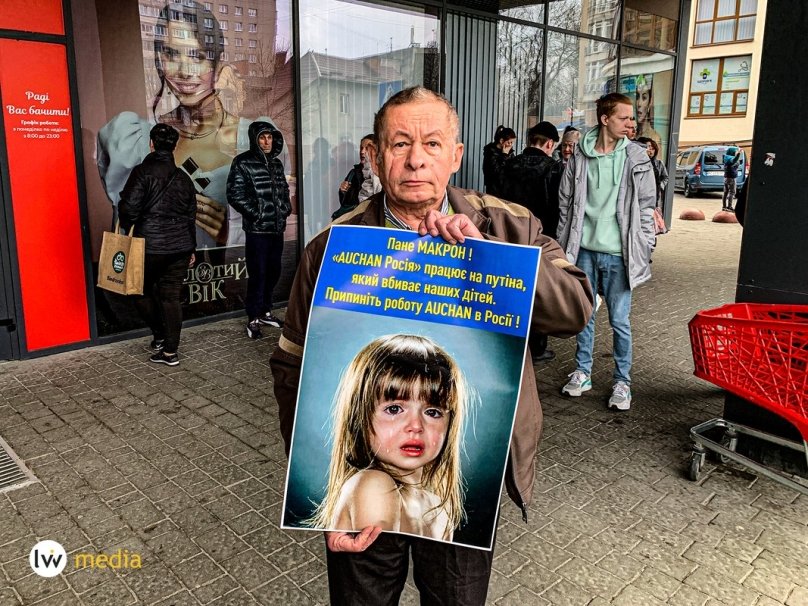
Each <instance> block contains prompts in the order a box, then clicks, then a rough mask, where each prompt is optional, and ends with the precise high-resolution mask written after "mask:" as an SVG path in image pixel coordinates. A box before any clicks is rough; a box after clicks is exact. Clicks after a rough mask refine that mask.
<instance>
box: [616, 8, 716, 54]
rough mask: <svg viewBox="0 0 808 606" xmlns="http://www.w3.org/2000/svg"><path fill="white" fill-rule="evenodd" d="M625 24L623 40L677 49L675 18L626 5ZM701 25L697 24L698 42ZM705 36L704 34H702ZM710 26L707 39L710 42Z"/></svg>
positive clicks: (664, 48)
mask: <svg viewBox="0 0 808 606" xmlns="http://www.w3.org/2000/svg"><path fill="white" fill-rule="evenodd" d="M625 14H626V17H625V25H624V28H623V41H624V42H629V43H631V44H641V45H643V46H650V47H653V48H658V49H661V50H667V51H674V50H676V24H677V21H675V20H674V19H668V18H666V17H663V16H661V15H655V14H652V13H648V12H645V11H641V10H637V9H635V8H631V7H628V6H627V7H626V13H625ZM699 27H700V26H699V25H696V39H697V42H696V43H697V44H698V37H699V31H700V30H699ZM701 35H702V36H703V34H701ZM709 35H710V34H709V28H708V30H707V36H708V39H707V41H708V42H709Z"/></svg>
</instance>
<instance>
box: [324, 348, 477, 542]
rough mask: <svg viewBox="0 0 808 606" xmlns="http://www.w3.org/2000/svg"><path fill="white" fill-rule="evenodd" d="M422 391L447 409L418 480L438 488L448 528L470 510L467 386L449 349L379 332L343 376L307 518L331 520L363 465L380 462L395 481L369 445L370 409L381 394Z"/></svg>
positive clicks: (432, 403) (327, 522)
mask: <svg viewBox="0 0 808 606" xmlns="http://www.w3.org/2000/svg"><path fill="white" fill-rule="evenodd" d="M413 398H418V399H420V400H423V401H424V402H426V403H428V404H429V405H430V406H434V407H435V408H440V409H442V410H444V411H446V413H447V414H448V417H449V425H448V428H447V431H446V439H445V440H444V443H443V448H442V449H441V452H440V453H439V454H438V456H437V457H436V458H435V460H434V461H432V462H430V463H427V464H426V465H425V466H424V468H423V472H422V480H421V487H422V488H424V489H426V490H429V491H431V492H432V493H434V494H435V495H437V497H438V499H439V501H440V504H439V505H438V506H436V507H435V509H439V508H443V509H444V510H445V511H446V513H447V514H448V516H449V526H448V529H449V531H448V532H449V533H451V531H452V530H453V529H455V528H456V527H457V526H458V525H459V524H460V523H461V522H462V521H463V519H464V518H465V512H464V510H463V482H462V476H461V472H460V442H461V436H462V431H463V424H464V420H465V416H466V409H467V406H468V401H469V390H468V387H467V385H466V381H465V378H464V377H463V373H462V372H461V371H460V368H459V367H458V366H457V364H456V363H455V361H454V360H453V359H452V357H451V356H450V355H449V354H447V353H446V351H444V350H443V349H442V348H441V347H440V346H438V345H437V344H436V343H435V342H434V341H432V340H431V339H428V338H426V337H420V336H416V335H388V336H384V337H379V338H377V339H375V340H373V341H371V342H370V343H368V344H367V345H365V347H363V348H362V350H361V351H360V352H359V353H358V354H356V357H354V359H353V360H352V361H351V363H350V365H349V366H348V368H347V369H346V370H345V372H344V373H343V375H342V378H341V379H340V383H339V387H338V388H337V392H336V395H335V397H334V408H333V411H332V420H333V428H334V433H333V439H334V443H333V447H332V449H331V464H330V466H329V470H328V486H327V488H326V495H325V498H324V499H323V500H322V502H321V503H320V505H319V506H318V507H317V509H316V511H315V512H314V515H313V516H312V519H311V520H310V523H311V525H312V526H316V527H319V528H329V527H331V525H332V523H333V521H332V518H333V516H334V513H335V510H336V505H337V502H338V500H339V496H340V491H341V489H342V487H343V486H344V485H345V482H347V481H348V480H349V479H350V478H351V477H353V476H354V475H356V474H357V473H359V472H360V471H362V470H364V469H379V470H381V471H384V472H386V473H388V474H389V475H390V476H391V477H392V478H393V479H394V480H396V482H397V483H398V478H397V477H396V474H395V473H393V472H392V470H390V469H387V468H386V467H385V466H384V464H383V463H381V462H380V461H378V460H377V459H376V457H375V454H374V452H373V450H372V448H371V437H372V433H373V415H374V412H375V409H376V404H377V403H378V402H379V401H386V400H395V399H405V400H407V399H413Z"/></svg>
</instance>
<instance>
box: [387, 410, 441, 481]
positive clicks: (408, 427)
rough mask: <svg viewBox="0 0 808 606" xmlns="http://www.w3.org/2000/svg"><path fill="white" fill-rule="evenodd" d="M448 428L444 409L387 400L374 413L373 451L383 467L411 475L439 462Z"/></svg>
mask: <svg viewBox="0 0 808 606" xmlns="http://www.w3.org/2000/svg"><path fill="white" fill-rule="evenodd" d="M448 428H449V412H448V411H447V410H445V409H443V408H438V407H436V406H432V405H430V404H428V403H426V402H424V401H422V400H420V399H414V400H404V399H396V400H383V401H380V402H378V403H377V404H376V410H375V411H374V413H373V435H372V438H371V448H372V449H373V452H374V453H375V455H376V458H377V459H378V460H379V461H381V462H382V463H385V464H386V465H389V466H391V467H393V468H395V469H397V470H399V471H401V472H402V473H409V472H412V471H415V470H417V469H420V468H422V467H423V466H424V465H426V464H428V463H431V462H432V461H434V460H435V459H436V458H437V456H438V455H439V454H440V452H441V449H442V448H443V443H444V441H445V439H446V432H447V430H448Z"/></svg>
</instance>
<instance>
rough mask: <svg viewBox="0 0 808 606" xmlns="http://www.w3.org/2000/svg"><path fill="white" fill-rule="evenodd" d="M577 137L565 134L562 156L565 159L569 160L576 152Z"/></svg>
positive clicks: (562, 143)
mask: <svg viewBox="0 0 808 606" xmlns="http://www.w3.org/2000/svg"><path fill="white" fill-rule="evenodd" d="M575 143H576V138H575V137H568V136H566V135H564V139H563V140H562V141H561V157H562V158H564V159H565V160H569V159H570V157H571V156H572V154H573V153H575Z"/></svg>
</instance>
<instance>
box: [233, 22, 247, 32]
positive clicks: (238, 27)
mask: <svg viewBox="0 0 808 606" xmlns="http://www.w3.org/2000/svg"><path fill="white" fill-rule="evenodd" d="M243 29H244V25H243V24H242V23H241V22H240V21H236V22H235V23H234V24H233V30H234V31H237V32H240V31H242V30H243Z"/></svg>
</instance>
